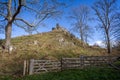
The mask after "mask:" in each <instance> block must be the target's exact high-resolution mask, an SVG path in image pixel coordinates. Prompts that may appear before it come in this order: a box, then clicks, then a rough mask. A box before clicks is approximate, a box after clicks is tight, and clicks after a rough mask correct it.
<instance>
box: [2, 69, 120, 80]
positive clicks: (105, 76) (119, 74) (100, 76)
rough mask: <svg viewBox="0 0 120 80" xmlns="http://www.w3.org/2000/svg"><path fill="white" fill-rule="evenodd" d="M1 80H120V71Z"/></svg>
mask: <svg viewBox="0 0 120 80" xmlns="http://www.w3.org/2000/svg"><path fill="white" fill-rule="evenodd" d="M0 80H120V71H117V70H114V69H97V68H89V69H83V70H80V69H78V70H65V71H60V72H48V73H42V74H36V75H28V76H24V77H21V78H14V77H11V76H7V77H5V76H2V77H0Z"/></svg>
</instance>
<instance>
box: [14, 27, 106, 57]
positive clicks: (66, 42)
mask: <svg viewBox="0 0 120 80" xmlns="http://www.w3.org/2000/svg"><path fill="white" fill-rule="evenodd" d="M12 45H13V47H14V48H15V49H14V50H13V52H12V53H15V54H19V55H20V54H21V55H24V57H25V56H26V58H28V56H29V57H30V58H42V59H43V58H45V59H49V58H50V59H51V58H57V59H59V58H61V57H79V56H80V55H104V53H105V51H104V50H102V49H100V48H93V47H90V46H89V45H87V44H85V43H83V42H81V41H80V40H79V39H77V38H76V37H75V36H74V35H72V34H70V33H69V32H68V31H66V30H65V29H63V28H61V27H56V28H55V29H54V30H52V31H51V32H46V33H40V34H35V35H30V36H22V37H16V38H14V39H12ZM30 55H31V56H30Z"/></svg>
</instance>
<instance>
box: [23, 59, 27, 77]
mask: <svg viewBox="0 0 120 80" xmlns="http://www.w3.org/2000/svg"><path fill="white" fill-rule="evenodd" d="M25 74H26V60H24V68H23V76H25Z"/></svg>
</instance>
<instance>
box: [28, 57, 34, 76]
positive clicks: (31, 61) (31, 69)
mask: <svg viewBox="0 0 120 80" xmlns="http://www.w3.org/2000/svg"><path fill="white" fill-rule="evenodd" d="M33 69H34V59H31V60H30V66H29V75H32V74H33Z"/></svg>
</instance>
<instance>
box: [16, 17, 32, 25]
mask: <svg viewBox="0 0 120 80" xmlns="http://www.w3.org/2000/svg"><path fill="white" fill-rule="evenodd" d="M15 20H19V21H22V22H23V23H25V24H26V25H28V26H30V27H33V26H34V25H32V24H30V23H29V22H27V21H25V20H24V19H21V18H15Z"/></svg>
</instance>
